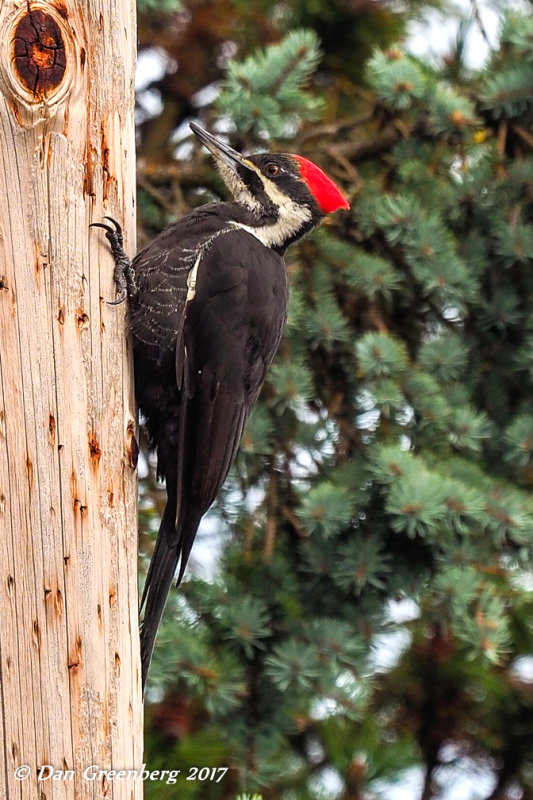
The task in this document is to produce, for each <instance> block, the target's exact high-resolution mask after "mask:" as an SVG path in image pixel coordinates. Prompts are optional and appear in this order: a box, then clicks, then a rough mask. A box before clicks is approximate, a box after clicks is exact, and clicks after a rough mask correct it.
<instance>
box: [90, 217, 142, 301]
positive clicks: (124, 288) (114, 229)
mask: <svg viewBox="0 0 533 800" xmlns="http://www.w3.org/2000/svg"><path fill="white" fill-rule="evenodd" d="M104 219H107V220H109V222H110V223H111V225H107V224H106V223H105V222H91V224H90V225H89V227H90V228H102V230H104V231H105V235H106V239H107V240H108V242H109V244H110V245H111V252H112V253H113V258H114V259H115V271H114V274H113V278H114V281H115V286H116V287H117V291H118V293H119V295H118V297H117V299H116V300H108V301H107V303H108V305H110V306H118V305H120V304H121V303H123V302H124V300H126V298H127V297H128V296H129V297H130V298H131V297H133V296H135V294H136V293H137V289H136V286H135V278H134V274H133V269H132V266H131V261H130V259H129V258H128V255H127V253H126V251H125V250H124V237H123V234H122V226H121V225H120V223H119V222H117V220H116V219H114V217H109V216H107V215H106V216H104Z"/></svg>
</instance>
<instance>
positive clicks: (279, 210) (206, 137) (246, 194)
mask: <svg viewBox="0 0 533 800" xmlns="http://www.w3.org/2000/svg"><path fill="white" fill-rule="evenodd" d="M191 130H192V131H193V132H194V133H195V134H196V136H197V137H198V139H199V140H200V141H201V142H202V144H203V145H204V146H205V147H206V148H207V149H208V150H209V152H210V153H211V154H212V155H213V156H214V158H215V161H216V164H217V167H218V170H219V172H220V174H221V176H222V178H223V180H224V182H225V184H226V186H227V187H228V189H229V191H230V192H231V194H232V195H233V198H234V199H235V201H236V203H238V204H240V205H241V206H243V207H244V208H246V209H247V211H248V212H249V215H248V216H249V218H250V223H251V224H249V225H242V226H241V227H245V228H250V229H251V230H250V232H251V233H253V234H254V235H255V236H257V238H259V239H260V240H261V241H262V242H263V244H265V245H266V246H267V247H273V248H276V249H281V250H283V249H285V247H287V245H289V244H291V242H293V241H295V240H296V239H299V238H300V236H303V234H304V233H307V231H309V230H311V229H312V228H314V227H315V226H316V225H318V224H319V223H320V222H321V221H322V219H323V218H324V217H325V216H326V214H331V213H332V212H333V211H337V210H338V209H340V208H349V207H350V206H349V203H348V201H347V200H346V198H345V196H344V195H343V194H342V192H341V191H340V189H339V188H338V187H337V186H336V185H335V183H333V181H332V180H331V178H328V176H327V175H326V173H325V172H323V171H322V170H321V169H320V167H317V165H316V164H314V163H313V162H312V161H309V160H308V159H307V158H304V157H303V156H296V155H291V154H289V153H259V154H257V155H252V156H247V157H244V156H242V155H241V154H240V153H238V152H237V151H236V150H234V149H233V148H232V147H230V146H229V145H227V144H225V143H224V142H221V141H220V140H219V139H216V138H215V137H214V136H212V135H211V134H210V133H207V131H204V130H203V128H200V126H199V125H197V124H196V123H194V122H192V123H191Z"/></svg>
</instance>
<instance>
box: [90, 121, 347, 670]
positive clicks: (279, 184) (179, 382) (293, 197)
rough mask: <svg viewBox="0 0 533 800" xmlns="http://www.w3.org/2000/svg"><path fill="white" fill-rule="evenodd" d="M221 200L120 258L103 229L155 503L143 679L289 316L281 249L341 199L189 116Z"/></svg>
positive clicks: (113, 228)
mask: <svg viewBox="0 0 533 800" xmlns="http://www.w3.org/2000/svg"><path fill="white" fill-rule="evenodd" d="M191 128H192V130H193V132H194V133H195V134H196V136H197V137H198V139H199V140H200V142H202V144H203V145H205V147H206V148H207V149H208V150H209V151H210V152H211V154H212V155H213V156H214V158H215V161H216V165H217V167H218V169H219V171H220V174H221V176H222V178H223V179H224V182H225V183H226V185H227V187H228V189H229V191H230V192H231V194H232V195H233V201H232V202H226V203H208V204H207V205H204V206H201V207H200V208H197V209H195V210H194V211H192V212H191V213H190V214H187V215H186V216H185V217H183V219H180V220H179V221H178V222H175V223H173V224H171V225H169V226H168V227H167V228H165V230H163V231H162V233H160V234H159V235H158V236H157V237H156V238H155V239H154V240H153V241H152V242H151V243H150V244H149V245H148V246H147V247H145V248H144V250H142V251H141V252H140V253H138V254H137V255H136V256H135V258H134V260H133V262H132V263H130V261H129V259H128V257H127V255H126V253H125V251H124V249H123V246H122V233H121V229H120V226H119V225H118V223H116V222H115V221H114V220H113V219H112V218H110V217H107V219H108V220H109V221H110V222H111V223H113V224H112V225H107V224H105V223H94V224H95V225H96V226H97V227H102V228H104V230H105V231H106V236H107V238H108V240H109V242H110V244H111V248H112V251H113V255H114V257H115V264H116V266H115V281H116V284H117V291H119V292H120V294H119V297H118V299H117V300H116V301H115V302H117V303H118V302H121V301H122V300H124V299H125V298H126V296H127V297H128V299H129V324H130V329H131V333H132V338H133V348H134V370H135V392H136V398H137V402H138V405H139V408H140V410H141V412H142V414H143V415H144V417H145V419H146V426H147V429H148V434H149V437H150V442H151V445H152V446H153V447H154V448H157V472H158V477H160V478H163V479H164V480H165V483H166V489H167V504H166V507H165V510H164V513H163V518H162V520H161V526H160V528H159V533H158V536H157V541H156V545H155V549H154V553H153V556H152V561H151V563H150V567H149V569H148V574H147V576H146V583H145V586H144V592H143V596H142V600H141V609H143V608H144V618H143V621H142V625H141V660H142V679H143V686H144V684H145V682H146V675H147V673H148V667H149V664H150V658H151V655H152V650H153V646H154V641H155V637H156V633H157V628H158V626H159V622H160V619H161V615H162V613H163V609H164V606H165V602H166V598H167V594H168V591H169V589H170V586H171V584H172V580H173V578H174V575H175V573H176V570H177V567H178V563H179V571H178V574H177V583H178V584H179V582H180V581H181V579H182V577H183V573H184V570H185V567H186V565H187V560H188V558H189V554H190V551H191V547H192V544H193V542H194V538H195V536H196V531H197V530H198V526H199V524H200V520H201V518H202V516H203V515H204V514H205V512H206V511H207V510H208V508H209V507H210V506H211V504H212V503H213V501H214V500H215V497H216V495H217V493H218V491H219V489H220V488H221V486H222V484H223V483H224V481H225V479H226V476H227V474H228V471H229V469H230V466H231V464H232V462H233V459H234V458H235V454H236V452H237V448H238V447H239V443H240V441H241V436H242V433H243V429H244V425H245V423H246V420H247V418H248V415H249V413H250V410H251V408H252V406H253V404H254V402H255V400H256V398H257V395H258V394H259V390H260V389H261V386H262V384H263V381H264V379H265V376H266V373H267V370H268V368H269V366H270V363H271V361H272V359H273V357H274V355H275V353H276V350H277V349H278V345H279V343H280V339H281V337H282V334H283V330H284V327H285V321H286V318H287V302H288V282H287V272H286V267H285V262H284V260H283V253H284V251H285V249H286V248H287V247H288V245H290V244H292V242H294V241H296V240H297V239H299V238H300V237H301V236H303V235H304V234H305V233H307V232H308V231H310V230H311V229H312V228H314V227H315V226H316V225H318V224H319V222H320V221H321V220H322V219H323V218H324V217H325V215H326V214H329V213H330V212H333V211H336V210H337V209H339V208H349V205H348V202H347V200H346V198H345V197H344V195H343V194H342V193H341V192H340V190H339V189H338V188H337V186H336V185H335V184H334V183H333V181H331V180H330V178H328V177H327V175H325V173H324V172H322V170H321V169H320V168H319V167H317V166H316V165H315V164H313V163H312V162H311V161H308V160H307V159H306V158H303V157H301V156H295V155H288V154H277V153H261V154H259V155H253V156H249V157H247V158H245V157H243V156H242V155H240V154H239V153H237V152H236V151H235V150H233V149H232V148H231V147H229V146H228V145H227V144H225V143H223V142H221V141H219V140H218V139H216V138H215V137H214V136H212V135H211V134H209V133H207V132H206V131H204V130H203V129H202V128H200V127H199V126H198V125H196V124H194V123H191Z"/></svg>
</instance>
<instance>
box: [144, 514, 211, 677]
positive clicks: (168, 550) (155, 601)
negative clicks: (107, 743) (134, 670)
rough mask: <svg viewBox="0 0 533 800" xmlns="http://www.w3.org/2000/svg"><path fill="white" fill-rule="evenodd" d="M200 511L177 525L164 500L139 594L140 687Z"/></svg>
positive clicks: (194, 534)
mask: <svg viewBox="0 0 533 800" xmlns="http://www.w3.org/2000/svg"><path fill="white" fill-rule="evenodd" d="M200 519H201V514H197V513H194V514H187V516H186V519H185V520H183V522H182V524H181V525H180V526H179V528H180V529H179V530H177V529H176V515H175V504H174V503H172V502H169V503H167V506H166V508H165V511H164V513H163V518H162V520H161V525H160V527H159V533H158V535H157V541H156V544H155V549H154V553H153V555H152V560H151V561H150V567H149V568H148V574H147V576H146V582H145V584H144V590H143V594H142V598H141V612H142V611H143V609H144V614H143V619H142V623H141V670H142V686H143V691H144V688H145V686H146V678H147V676H148V668H149V666H150V661H151V658H152V651H153V649H154V643H155V639H156V636H157V630H158V628H159V623H160V622H161V617H162V615H163V611H164V608H165V604H166V600H167V596H168V593H169V590H170V587H171V585H172V581H173V579H174V575H175V573H176V569H177V566H178V562H179V561H181V563H180V569H179V574H178V579H177V585H179V583H180V582H181V579H182V577H183V573H184V571H185V567H186V566H187V561H188V559H189V554H190V552H191V547H192V543H193V541H194V538H195V536H196V531H197V530H198V525H199V524H200Z"/></svg>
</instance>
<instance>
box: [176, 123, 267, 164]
mask: <svg viewBox="0 0 533 800" xmlns="http://www.w3.org/2000/svg"><path fill="white" fill-rule="evenodd" d="M189 127H190V129H191V131H192V132H193V133H194V134H195V136H197V137H198V139H199V140H200V141H201V143H202V144H203V146H204V147H207V149H208V150H209V152H210V153H211V155H212V156H214V157H215V158H216V159H217V161H221V162H222V163H223V164H225V165H226V166H227V167H229V168H230V169H232V170H233V171H236V169H237V167H238V166H242V167H247V168H248V169H252V170H253V166H252V164H251V163H250V162H249V161H248V160H247V159H246V158H244V157H243V156H241V154H240V153H238V152H237V151H236V150H234V149H233V147H230V146H229V144H225V143H224V142H221V141H219V140H218V139H215V137H214V136H213V135H212V134H211V133H208V132H207V131H204V129H203V128H200V126H199V125H197V124H196V122H191V123H189ZM254 171H255V170H254Z"/></svg>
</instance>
